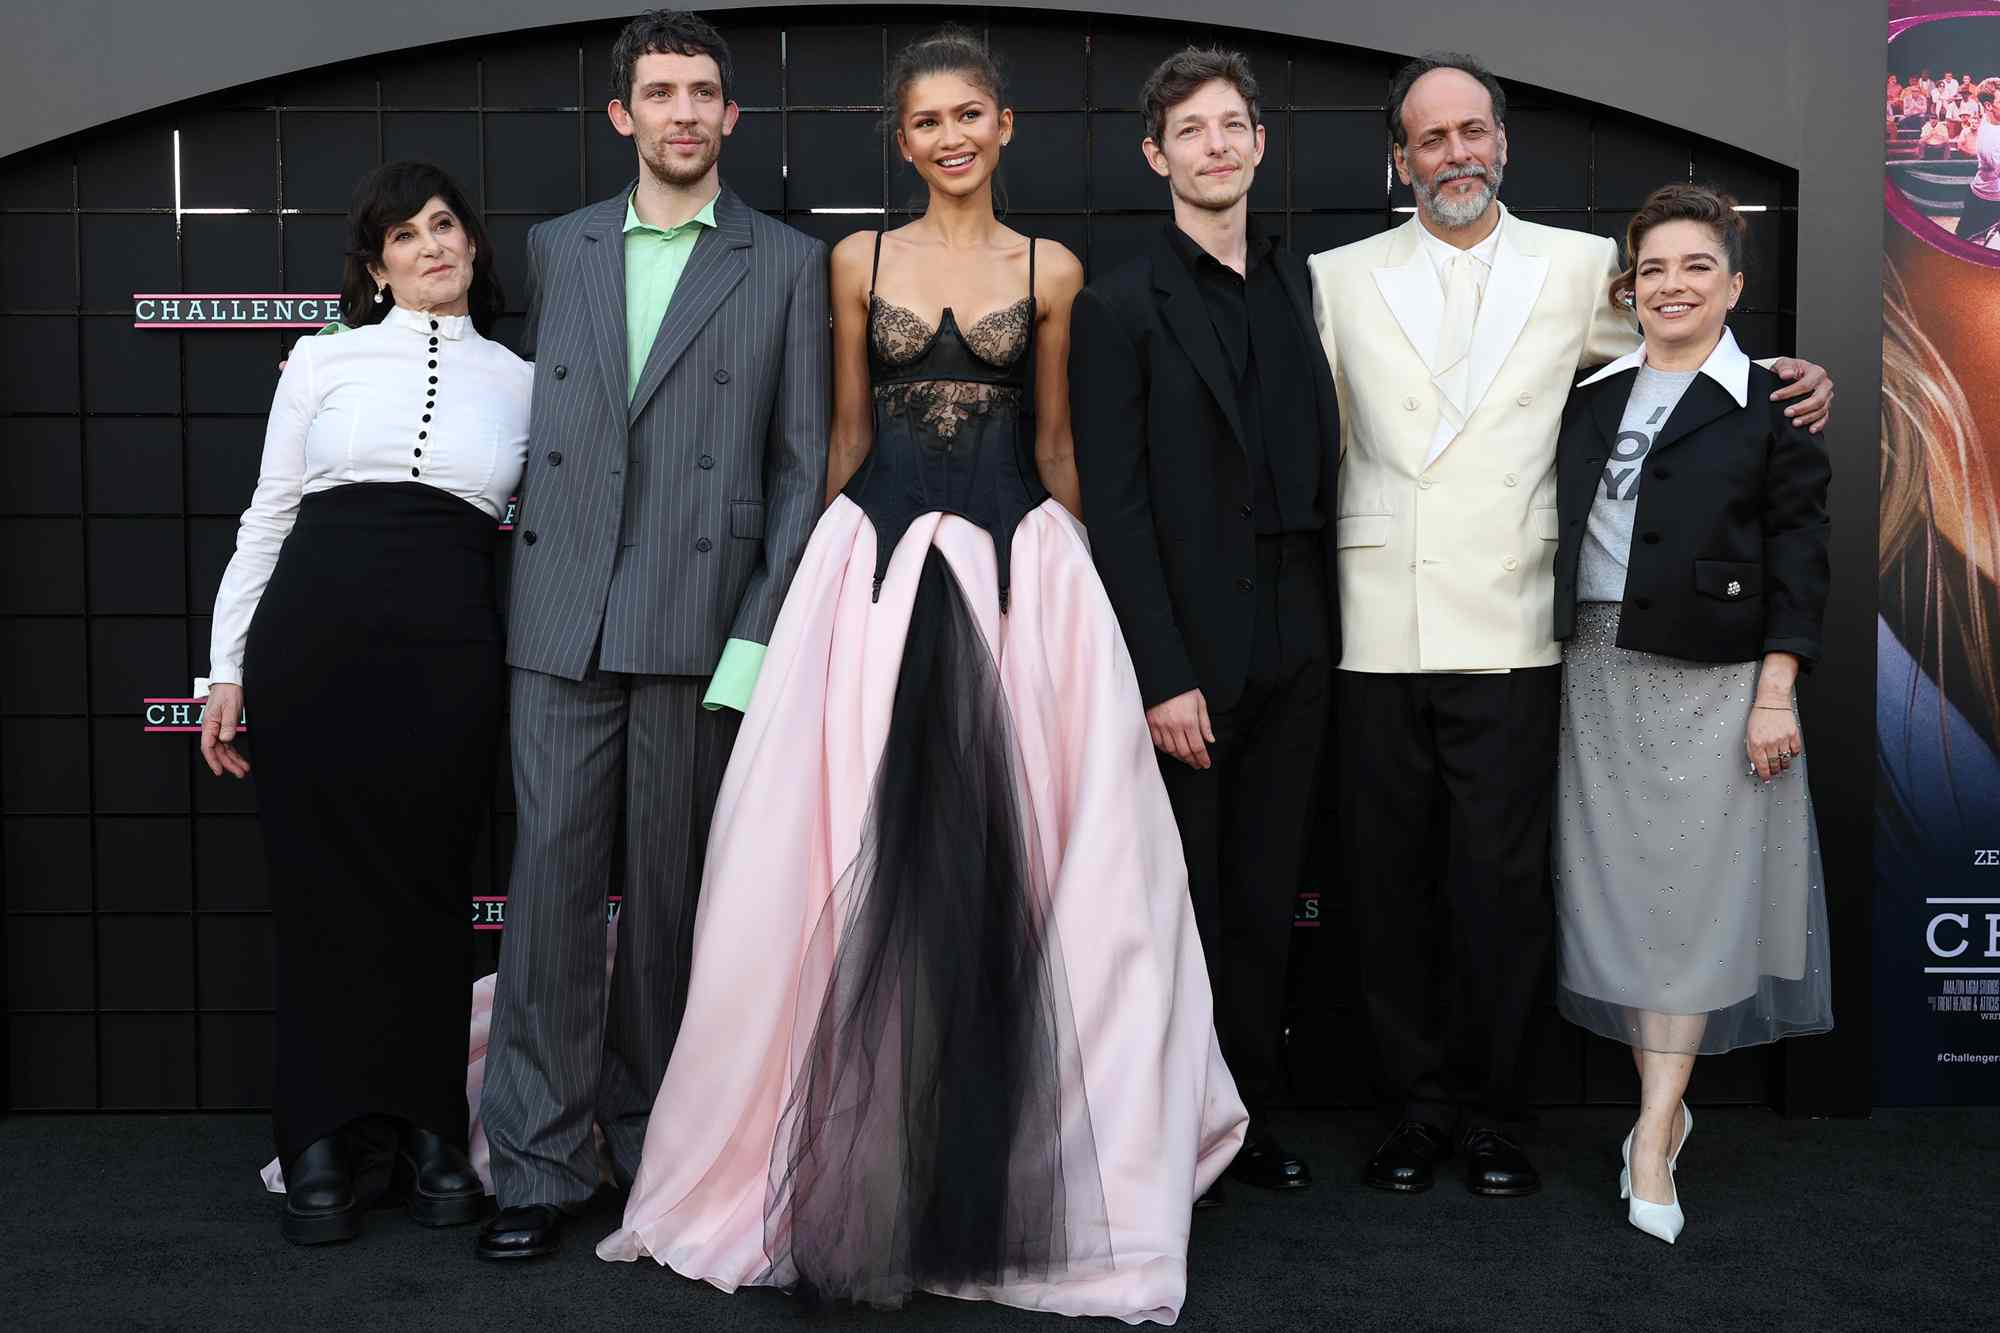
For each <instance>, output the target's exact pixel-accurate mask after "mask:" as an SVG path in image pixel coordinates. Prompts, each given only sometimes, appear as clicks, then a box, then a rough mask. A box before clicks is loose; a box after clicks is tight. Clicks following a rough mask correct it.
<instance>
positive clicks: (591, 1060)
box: [479, 668, 741, 1209]
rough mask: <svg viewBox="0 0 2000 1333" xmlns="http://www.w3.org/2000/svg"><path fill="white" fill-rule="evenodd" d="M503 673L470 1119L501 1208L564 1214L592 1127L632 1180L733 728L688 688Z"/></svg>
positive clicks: (613, 675)
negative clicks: (499, 834)
mask: <svg viewBox="0 0 2000 1333" xmlns="http://www.w3.org/2000/svg"><path fill="white" fill-rule="evenodd" d="M512 677H513V682H512V701H511V712H512V717H511V723H510V734H511V736H512V749H513V760H514V797H515V805H516V808H517V811H518V815H517V824H516V831H515V839H514V863H513V871H512V876H511V879H510V882H509V887H508V891H507V930H506V935H505V937H504V939H503V940H502V943H501V949H500V980H499V984H498V987H497V989H496V991H495V994H494V1006H493V1030H492V1034H491V1038H490V1041H489V1044H488V1048H487V1057H486V1083H485V1091H484V1092H483V1094H482V1095H481V1100H480V1111H479V1114H480V1119H481V1121H482V1122H483V1123H484V1125H485V1128H486V1139H487V1143H488V1145H489V1146H490V1147H491V1149H492V1154H493V1183H494V1190H495V1193H496V1194H497V1195H498V1196H499V1200H500V1204H501V1206H502V1207H517V1206H521V1205H525V1204H531V1203H547V1204H555V1205H557V1206H559V1207H563V1208H570V1209H574V1208H578V1207H581V1206H582V1205H583V1203H584V1202H585V1201H587V1200H588V1199H589V1198H590V1196H591V1194H592V1193H593V1192H594V1191H595V1190H596V1188H597V1185H598V1168H597V1160H596V1153H595V1148H594V1145H593V1142H592V1136H591V1126H592V1125H593V1124H597V1125H601V1126H602V1127H603V1129H604V1136H605V1139H606V1141H607V1143H608V1145H609V1147H610V1150H611V1159H612V1165H613V1169H614V1170H615V1171H616V1172H617V1175H618V1177H619V1182H620V1183H621V1184H624V1183H628V1182H629V1181H630V1180H631V1178H632V1176H633V1174H634V1173H635V1172H636V1171H637V1170H638V1168H639V1153H640V1150H641V1148H642V1147H643V1146H644V1141H645V1134H646V1119H647V1117H648V1115H650V1114H651V1112H652V1109H653V1099H654V1097H655V1096H657V1095H658V1093H659V1089H660V1079H661V1077H662V1076H663V1075H664V1074H665V1073H666V1068H667V1057H668V1056H669V1055H670V1054H672V1052H673V1045H674V1036H675V1034H676V1033H677V1032H678V1031H679V1029H680V1022H681V1011H682V1010H683V1009H684V1008H685V1007H686V1004H687V987H688V944H689V940H690V938H691V936H692V934H693V927H694V910H695V902H696V898H697V895H698V894H699V892H700V888H701V870H702V860H703V857H704V855H705V854H706V851H707V846H708V825H709V819H710V817H711V816H712V815H713V814H714V812H715V797H716V792H717V789H718V788H720V786H721V785H722V774H723V770H724V768H725V766H726V765H727V763H728V761H729V750H730V746H731V745H732V744H733V743H734V742H735V739H736V728H737V724H738V723H739V722H740V721H741V718H740V716H739V715H738V714H737V713H736V712H734V711H733V710H730V709H721V710H718V711H715V712H710V711H707V710H705V709H704V708H703V707H702V706H701V696H702V692H703V689H704V688H705V686H706V681H705V680H704V679H703V678H701V677H698V676H642V675H625V674H621V673H617V672H604V671H595V670H593V671H592V672H591V673H590V674H588V675H587V676H585V677H584V679H583V680H581V681H572V680H566V679H564V678H562V677H560V676H552V675H547V674H545V673H543V672H539V671H527V670H522V669H519V668H516V669H515V670H514V671H513V672H512ZM621 870H622V873H621ZM621 890H622V894H621V902H620V905H619V912H618V942H617V961H616V966H615V967H614V968H613V969H612V971H611V974H610V977H609V980H608V981H607V978H606V974H605V951H606V948H607V939H606V931H605V900H606V898H607V896H609V895H611V894H613V893H619V892H621ZM607 989H608V994H607Z"/></svg>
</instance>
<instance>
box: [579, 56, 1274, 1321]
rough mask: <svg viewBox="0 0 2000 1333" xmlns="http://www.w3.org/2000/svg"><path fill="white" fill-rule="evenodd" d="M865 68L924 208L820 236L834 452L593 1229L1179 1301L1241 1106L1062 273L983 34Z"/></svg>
mask: <svg viewBox="0 0 2000 1333" xmlns="http://www.w3.org/2000/svg"><path fill="white" fill-rule="evenodd" d="M890 92H891V98H890V101H891V103H892V104H893V105H895V106H897V107H898V109H899V115H898V122H897V136H896V142H897V145H898V146H899V147H900V148H901V149H902V151H903V153H904V155H905V156H906V157H907V158H909V159H910V160H911V161H912V162H913V163H914V164H915V165H916V166H917V168H918V171H919V173H920V175H922V176H923V178H924V180H925V181H926V183H927V184H928V185H929V186H930V191H931V197H930V204H929V208H928V209H927V211H926V212H925V214H924V215H923V216H922V217H921V218H919V219H918V220H916V221H915V222H912V223H911V224H909V225H908V226H905V227H902V228H900V229H898V230H897V231H895V232H893V233H889V234H888V235H887V236H883V235H880V234H877V235H874V236H872V237H871V236H869V235H867V234H862V235H858V236H854V237H850V238H849V239H848V240H847V241H846V242H843V243H842V245H841V246H840V247H839V248H837V249H836V251H835V254H834V260H833V264H834V284H833V290H834V293H835V304H836V312H837V313H836V329H835V338H836V358H835V365H836V379H837V388H836V422H837V423H838V424H837V425H836V434H835V441H834V449H833V466H832V472H833V474H834V480H833V483H832V484H834V485H840V484H841V482H842V481H843V480H844V481H845V485H844V487H843V489H842V493H841V494H839V495H838V496H836V497H835V498H834V500H833V502H832V505H831V507H830V508H829V509H828V511H827V513H826V514H825V516H824V517H823V518H822V519H821V521H820V524H819V526H818V528H817V529H816V531H815V532H814V535H813V538H812V541H811V544H810V545H809V547H808V548H807V551H806V554H805V557H804V560H803V561H802V563H801V566H800V569H799V572H798V574H797V576H796V578H795V580H794V582H793V584H792V588H791V592H790V594H789V597H788V598H787V601H786V603H785V608H784V611H783V613H782V614H781V616H780V618H779V621H778V624H777V628H776V632H775V633H774V634H773V636H772V639H771V644H770V648H769V650H768V652H767V654H766V656H765V659H764V663H763V667H762V671H761V674H760V676H759V678H758V682H757V687H756V691H755V693H754V695H753V697H752V699H751V702H750V707H749V711H748V713H747V715H746V716H745V718H744V721H743V726H742V730H741V733H740V735H739V737H738V739H737V743H736V749H735V752H734V754H733V756H732V758H731V760H730V765H729V771H728V775H727V777H726V778H725V780H724V783H723V787H722V792H721V796H720V799H719V801H718V804H717V807H716V814H715V821H714V825H713V828H712V831H711V834H710V839H709V852H708V862H707V867H706V874H705V876H704V880H703V884H702V892H701V899H700V906H699V908H698V912H697V916H696V920H695V937H694V946H693V955H694V967H693V974H692V977H691V981H690V992H689V996H688V1004H687V1013H686V1018H685V1020H684V1021H683V1023H682V1026H681V1033H680V1038H679V1043H678V1045H677V1046H676V1048H675V1051H674V1055H673V1060H672V1063H671V1064H670V1065H669V1067H668V1069H667V1074H666V1078H665V1081H664V1083H663V1085H662V1087H661V1089H660V1094H659V1099H658V1102H657V1103H656V1105H655V1108H654V1111H653V1116H652V1120H651V1123H650V1125H649V1127H648V1131H647V1139H646V1149H645V1154H644V1160H643V1163H642V1165H641V1167H640V1170H639V1174H638V1177H637V1179H636V1181H635V1182H634V1184H633V1188H632V1193H631V1198H630V1201H629V1203H628V1205H627V1207H626V1211H625V1217H624V1225H623V1227H622V1229H620V1230H619V1231H618V1232H617V1233H615V1234H614V1235H612V1236H611V1237H609V1238H608V1239H607V1240H605V1241H604V1243H603V1244H602V1245H600V1246H599V1248H598V1253H599V1254H600V1255H601V1256H602V1257H604V1258H607V1259H634V1258H637V1257H638V1256H640V1255H642V1254H645V1255H650V1256H651V1257H653V1258H654V1259H655V1260H657V1261H658V1262H660V1263H662V1264H666V1265H670V1266H672V1267H673V1268H675V1269H676V1270H678V1271H679V1272H681V1273H683V1274H686V1275H687V1276H690V1277H696V1278H702V1279H705V1280H707V1281H709V1282H711V1283H713V1284H715V1285H716V1286H718V1287H721V1288H723V1289H725V1290H733V1289H735V1288H736V1287H738V1286H739V1285H744V1284H767V1285H777V1286H782V1287H789V1288H796V1289H803V1290H805V1291H807V1292H809V1293H811V1294H813V1295H816V1296H820V1297H826V1298H832V1299H851V1300H860V1301H866V1302H870V1303H874V1304H897V1303H899V1302H900V1301H902V1299H903V1298H905V1297H906V1296H907V1295H908V1294H909V1293H910V1292H912V1291H920V1290H923V1291H933V1292H939V1293H942V1294H946V1295H951V1296H961V1297H968V1298H976V1299H988V1300H995V1301H999V1302H1003V1303H1005V1304H1009V1305H1015V1306H1021V1307H1026V1308H1031V1309H1045V1310H1051V1311H1058V1312H1061V1313H1066V1314H1078V1315H1081V1314H1093V1315H1112V1316H1116V1317H1121V1318H1124V1319H1127V1320H1129V1321H1133V1322H1137V1321H1139V1320H1144V1319H1153V1320H1159V1321H1161V1322H1172V1321H1173V1320H1174V1319H1175V1318H1176V1317H1177V1316H1178V1314H1179V1310H1180V1305H1181V1301H1182V1298H1183V1296H1184V1294H1185V1290H1186V1253H1187V1242H1188V1229H1189V1218H1190V1210H1191V1208H1192V1205H1193V1201H1194V1199H1195V1198H1196V1196H1197V1195H1199V1194H1200V1193H1201V1192H1202V1191H1203V1190H1204V1189H1206V1188H1207V1186H1208V1185H1209V1184H1210V1183H1211V1182H1212V1181H1213V1180H1214V1179H1215V1178H1216V1177H1217V1176H1218V1175H1219V1174H1220V1173H1221V1171H1222V1170H1223V1168H1224V1167H1225V1166H1226V1165H1227V1164H1228V1162H1229V1160H1230V1158H1231V1157H1232V1156H1233V1155H1234V1154H1235V1152H1236V1149H1237V1148H1238V1146H1240V1144H1241V1142H1242V1138H1243V1133H1244V1124H1245V1114H1244V1110H1243V1106H1242V1103H1241V1101H1240V1100H1239V1099H1238V1097H1237V1093H1236V1088H1235V1085H1234V1083H1233V1082H1232V1081H1231V1079H1230V1077H1229V1072H1228V1070H1227V1068H1226V1067H1225V1066H1224V1064H1223V1062H1222V1058H1221V1054H1220V1052H1219V1049H1218V1047H1217V1045H1216V1040H1215V1032H1214V1025H1213V1021H1212V1014H1211V997H1210V993H1209V986H1208V979H1207V973H1206V971H1205V969H1204V966H1203V961H1202V955H1201V947H1200V944H1199V941H1198V939H1197V936H1196V932H1195V926H1194V918H1193V914H1192V911H1191V908H1190V906H1189V902H1188V893H1187V873H1186V869H1185V866H1184V865H1183V863H1182V860H1181V851H1180V841H1179V838H1178V836H1177V834H1176V831H1175V827H1174V820H1173V814H1172V811H1171V809H1170V807H1169V806H1168V803H1167V795H1166V790H1165V787H1164V786H1163V785H1162V782H1161V779H1160V775H1159V768H1158V765H1157V763H1156V762H1155V760H1154V758H1153V747H1152V742H1151V739H1150V737H1149V736H1148V734H1147V730H1146V725H1145V716H1144V714H1145V710H1144V708H1143V707H1142V706H1141V703H1140V697H1139V689H1138V684H1137V681H1136V679H1135V677H1134V674H1133V669H1132V663H1131V660H1130V658H1129V656H1128V655H1127V653H1126V649H1125V644H1124V641H1123V639H1122V637H1121V636H1120V633H1119V629H1118V622H1117V620H1116V619H1115V617H1114V616H1113V613H1112V610H1111V606H1110V604H1109V602H1108V601H1107V600H1106V597H1105V594H1104V590H1103V588H1102V586H1101V585H1100V584H1099V582H1098V578H1097V575H1096V572H1095V570H1094V569H1093V567H1092V565H1091V561H1090V555H1089V551H1088V548H1087V545H1086V539H1085V534H1084V532H1083V529H1082V528H1081V527H1080V526H1079V525H1078V523H1077V522H1076V520H1075V519H1074V518H1072V517H1071V514H1070V512H1069V510H1067V509H1066V508H1065V506H1064V504H1062V503H1059V502H1058V501H1059V500H1063V499H1066V500H1068V501H1069V503H1070V505H1071V506H1072V507H1073V506H1074V503H1075V497H1076V473H1075V465H1074V461H1073V459H1072V457H1071V455H1070V448H1069V425H1068V418H1069V413H1068V405H1067V378H1066V374H1065V371H1064V365H1065V361H1066V355H1067V352H1066V349H1067V338H1068V319H1069V303H1070V300H1071V298H1072V297H1073V296H1074V295H1075V293H1076V291H1077V289H1078V287H1079V286H1080V285H1081V280H1082V273H1081V269H1080V266H1079V265H1078V264H1077V262H1076V260H1075V259H1074V258H1073V257H1072V256H1071V255H1070V254H1069V253H1068V252H1067V251H1066V250H1064V249H1063V248H1062V247H1060V246H1057V245H1053V244H1044V245H1040V246H1037V245H1036V244H1035V243H1034V242H1033V241H1032V240H1031V239H1029V238H1026V237H1023V236H1021V235H1019V234H1018V233H1015V232H1012V231H1010V230H1009V229H1007V228H1006V227H1004V226H1002V225H1001V224H1000V223H999V222H998V221H997V220H996V219H995V218H994V215H993V211H992V194H991V188H992V187H991V180H992V172H993V168H994V167H995V166H996V165H997V163H998V160H999V156H1000V153H1001V151H1002V148H1003V145H1004V144H1005V143H1006V141H1007V140H1008V138H1009V137H1011V134H1012V132H1013V121H1012V116H1011V113H1009V112H1007V111H1006V110H1005V109H1004V102H1003V101H1002V98H1001V93H1000V85H999V79H998V77H997V74H996V73H995V71H994V69H993V66H992V62H991V59H990V57H989V56H988V55H987V53H986V51H985V49H984V47H983V46H981V45H980V44H979V43H978V42H977V40H976V39H974V38H972V37H970V36H969V35H968V34H965V33H963V32H961V31H953V30H946V31H945V32H944V33H941V34H939V35H938V36H937V37H934V38H931V39H928V40H926V41H923V42H919V43H917V44H916V45H914V46H912V47H911V48H910V49H909V50H907V51H906V52H905V53H904V55H903V58H902V59H901V60H900V61H899V62H898V66H897V70H896V72H895V75H894V76H893V77H892V80H891V87H890ZM864 282H865V284H866V285H865V286H864V285H863V284H864ZM955 309H964V310H967V311H968V312H973V311H986V312H988V313H985V314H983V315H982V316H981V317H979V318H977V319H969V320H965V321H961V320H960V319H959V318H958V316H957V315H956V314H955ZM932 312H936V313H935V314H933V313H932ZM855 444H858V445H859V446H860V448H859V449H855V450H853V451H852V452H850V450H849V448H848V447H845V446H851V445H855ZM861 452H865V455H866V456H865V460H862V461H859V466H858V468H857V467H856V466H855V462H856V459H855V458H854V456H853V455H854V454H858V453H861ZM850 474H851V475H850ZM1052 492H1053V494H1054V497H1055V498H1051V493H1052Z"/></svg>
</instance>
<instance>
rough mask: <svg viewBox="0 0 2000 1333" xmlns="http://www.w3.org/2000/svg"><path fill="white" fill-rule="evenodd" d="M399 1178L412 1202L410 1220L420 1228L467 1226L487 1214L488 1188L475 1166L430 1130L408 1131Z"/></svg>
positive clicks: (398, 1159)
mask: <svg viewBox="0 0 2000 1333" xmlns="http://www.w3.org/2000/svg"><path fill="white" fill-rule="evenodd" d="M396 1177H397V1183H398V1184H399V1185H401V1186H402V1187H403V1190H404V1192H405V1193H406V1194H407V1196H408V1198H409V1201H410V1220H411V1221H412V1222H415V1223H416V1224H417V1225H418V1226H426V1227H456V1226H463V1225H465V1224H466V1223H467V1222H477V1221H478V1220H479V1215H480V1214H481V1213H483V1212H485V1211H486V1187H485V1186H484V1185H482V1184H480V1183H479V1173H478V1172H477V1171H474V1170H473V1169H472V1163H471V1162H468V1161H466V1160H465V1154H464V1153H462V1152H460V1151H459V1150H458V1149H457V1148H455V1147H453V1146H452V1145H451V1144H449V1143H446V1142H445V1141H444V1140H443V1139H441V1138H439V1137H438V1136H437V1135H435V1134H433V1133H431V1132H430V1131H429V1130H426V1129H418V1128H416V1127H415V1126H411V1127H410V1128H409V1129H408V1130H406V1131H404V1134H403V1143H402V1147H401V1150H400V1151H399V1152H398V1153H397V1155H396Z"/></svg>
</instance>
